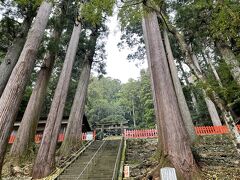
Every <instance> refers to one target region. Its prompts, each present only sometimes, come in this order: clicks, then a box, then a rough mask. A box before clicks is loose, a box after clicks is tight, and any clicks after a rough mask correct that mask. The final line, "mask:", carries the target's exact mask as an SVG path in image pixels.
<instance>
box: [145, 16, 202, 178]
mask: <svg viewBox="0 0 240 180" xmlns="http://www.w3.org/2000/svg"><path fill="white" fill-rule="evenodd" d="M143 30H144V39H145V43H146V48H147V51H148V52H149V53H148V63H149V68H150V69H151V70H150V72H151V74H152V75H151V77H152V83H153V90H154V91H153V94H154V97H155V98H156V100H155V107H156V115H157V116H156V117H157V118H159V119H157V121H158V122H159V127H160V134H159V135H160V140H161V142H160V143H161V146H160V147H161V153H162V156H161V157H164V158H166V159H167V160H168V161H169V162H170V163H171V164H172V165H173V166H174V167H175V168H176V169H177V170H178V172H179V173H180V174H181V176H182V177H184V179H192V178H193V175H194V173H195V172H196V170H197V166H196V163H195V160H194V158H193V155H192V152H191V148H190V142H189V139H188V135H187V132H186V130H185V127H184V123H183V120H182V118H181V112H180V110H179V107H178V102H177V98H176V94H175V91H174V86H173V83H172V79H171V75H170V72H169V67H168V63H167V59H166V54H165V50H164V46H163V42H162V38H161V34H160V29H159V25H158V20H157V16H156V14H155V13H148V14H146V15H145V17H144V21H143Z"/></svg>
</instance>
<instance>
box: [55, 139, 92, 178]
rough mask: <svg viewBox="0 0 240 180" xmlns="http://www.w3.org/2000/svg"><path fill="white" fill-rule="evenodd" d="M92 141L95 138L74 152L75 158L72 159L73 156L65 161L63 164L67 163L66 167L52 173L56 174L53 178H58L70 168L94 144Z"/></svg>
mask: <svg viewBox="0 0 240 180" xmlns="http://www.w3.org/2000/svg"><path fill="white" fill-rule="evenodd" d="M92 142H93V140H92V141H89V142H88V143H87V144H85V145H84V146H83V147H82V148H80V149H79V150H78V151H76V153H74V154H76V155H75V156H74V158H73V159H72V160H71V158H72V156H71V157H69V158H68V159H67V160H66V161H64V163H63V164H66V165H65V166H64V167H62V169H61V170H60V171H59V172H58V173H57V174H55V173H56V172H54V173H52V175H54V174H55V176H54V177H52V178H53V180H55V179H57V178H58V177H59V176H60V175H61V174H62V173H63V172H64V171H65V170H66V168H68V167H69V166H70V165H71V164H72V163H73V162H74V161H75V160H76V159H77V158H78V157H79V156H80V155H81V154H82V153H83V152H84V151H85V150H86V149H87V148H88V147H89V146H90V145H91V144H92ZM69 160H70V161H69ZM60 168H61V166H60Z"/></svg>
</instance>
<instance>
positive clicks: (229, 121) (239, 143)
mask: <svg viewBox="0 0 240 180" xmlns="http://www.w3.org/2000/svg"><path fill="white" fill-rule="evenodd" d="M174 35H175V37H176V39H177V40H178V42H179V45H180V47H181V50H182V52H183V54H184V55H185V56H186V63H187V65H188V66H189V67H190V69H191V70H192V72H193V73H194V75H195V76H196V77H197V78H198V79H199V80H200V81H201V82H202V83H206V78H205V77H204V75H203V74H202V72H201V70H198V68H197V67H196V66H195V65H194V59H193V58H192V56H191V51H190V50H189V47H188V46H187V45H186V42H185V39H184V36H183V35H181V34H180V33H178V32H177V31H175V33H174ZM205 90H207V89H205ZM211 94H212V96H211V99H212V100H213V101H214V103H215V104H216V105H217V106H218V107H219V109H220V110H221V112H222V114H223V119H224V121H225V123H226V125H227V126H228V129H229V133H230V135H231V137H232V139H233V143H234V145H235V146H236V148H237V151H238V153H240V135H239V132H238V131H237V127H236V124H235V122H234V119H233V117H232V116H231V113H230V111H229V110H227V108H226V107H225V103H224V101H223V100H222V99H221V98H220V97H219V96H218V95H217V94H216V93H215V92H214V91H212V92H211Z"/></svg>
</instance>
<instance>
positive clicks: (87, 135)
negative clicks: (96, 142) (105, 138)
mask: <svg viewBox="0 0 240 180" xmlns="http://www.w3.org/2000/svg"><path fill="white" fill-rule="evenodd" d="M86 140H87V141H91V140H93V132H87V134H86Z"/></svg>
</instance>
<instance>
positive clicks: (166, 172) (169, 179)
mask: <svg viewBox="0 0 240 180" xmlns="http://www.w3.org/2000/svg"><path fill="white" fill-rule="evenodd" d="M160 174H161V180H177V175H176V171H175V168H171V167H165V168H161V172H160Z"/></svg>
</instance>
